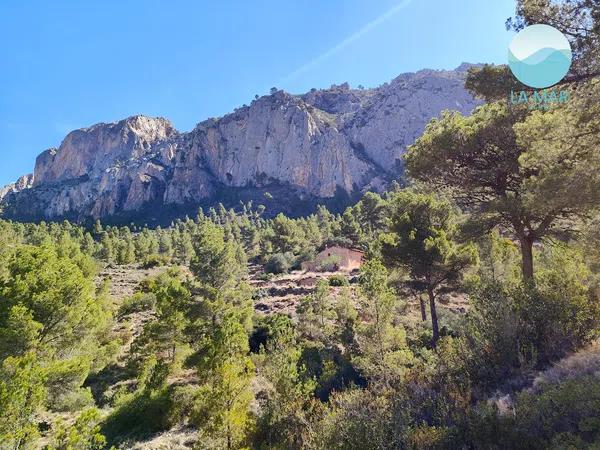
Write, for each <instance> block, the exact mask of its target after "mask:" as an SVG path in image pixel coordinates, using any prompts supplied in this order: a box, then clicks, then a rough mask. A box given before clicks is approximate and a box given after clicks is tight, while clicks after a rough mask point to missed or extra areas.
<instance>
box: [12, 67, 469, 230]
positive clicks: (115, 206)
mask: <svg viewBox="0 0 600 450" xmlns="http://www.w3.org/2000/svg"><path fill="white" fill-rule="evenodd" d="M467 67H468V66H464V65H463V66H461V67H460V68H459V69H457V70H455V71H431V70H423V71H420V72H417V73H410V74H403V75H400V76H399V77H397V78H396V79H394V80H392V81H391V82H390V83H386V84H384V85H383V86H380V87H378V88H375V89H351V88H350V87H349V86H348V85H347V84H342V85H339V86H335V85H334V86H332V87H331V88H329V89H324V90H315V89H313V90H312V91H311V92H308V93H307V94H304V95H291V94H288V93H286V92H283V91H276V92H275V91H274V92H272V93H271V94H270V95H267V96H263V97H260V98H257V99H256V100H254V101H253V102H252V103H251V104H250V105H249V106H243V107H241V108H238V109H236V111H235V112H233V113H231V114H228V115H226V116H224V117H221V118H218V119H209V120H206V121H203V122H201V123H199V124H198V125H197V126H196V128H194V129H193V130H192V131H191V132H189V133H179V132H178V131H177V130H175V128H174V127H173V126H172V125H171V124H170V122H169V121H168V120H166V119H163V118H150V117H145V116H134V117H129V118H127V119H124V120H121V121H119V122H115V123H109V124H106V123H100V124H97V125H94V126H92V127H89V128H83V129H80V130H76V131H73V132H71V133H69V134H68V135H67V136H66V137H65V139H64V140H63V142H62V143H61V145H60V146H59V147H58V148H52V149H49V150H46V151H45V152H43V153H41V154H40V155H39V156H38V158H37V160H36V163H35V170H34V174H33V177H28V178H26V179H25V180H21V181H20V182H19V184H18V185H11V186H8V187H6V188H4V189H3V190H0V199H2V203H3V204H2V209H3V211H4V213H3V214H4V215H5V216H6V217H10V218H17V219H28V220H36V219H37V220H39V219H59V218H69V219H72V220H78V221H82V220H86V219H89V218H107V217H114V216H121V217H125V216H134V215H137V216H139V217H138V218H141V219H146V218H147V219H148V220H150V221H151V220H155V219H156V217H155V216H157V215H158V214H157V211H160V210H168V209H172V210H174V211H184V210H185V208H190V209H191V208H195V207H197V206H198V205H209V204H213V203H217V202H219V201H224V202H225V203H228V202H229V203H237V200H238V199H246V200H247V199H250V198H252V196H253V195H254V197H256V198H258V199H259V200H264V198H263V197H262V194H263V193H264V192H267V191H273V192H277V193H278V195H279V196H280V198H278V199H277V200H278V201H275V202H272V204H271V205H268V211H269V212H270V213H276V212H278V211H279V210H285V211H286V212H288V213H290V212H291V213H297V214H298V213H300V212H301V211H300V210H299V209H298V208H297V207H296V206H295V205H294V202H297V201H305V203H306V204H307V205H310V204H316V203H317V202H326V201H327V200H330V199H332V198H335V197H336V196H340V195H342V196H343V197H344V198H346V199H350V198H352V196H355V195H359V194H360V193H361V192H364V191H365V190H367V189H381V188H383V187H384V186H385V184H386V183H387V182H389V181H390V180H392V179H394V178H398V177H399V176H401V170H402V167H401V155H402V152H403V151H404V150H405V149H406V147H407V146H408V145H410V144H411V143H412V142H413V141H414V139H415V138H416V137H418V136H419V135H420V134H421V133H422V131H423V129H424V127H425V125H426V124H427V122H428V121H429V120H430V119H431V118H432V117H435V116H437V115H438V114H439V113H440V112H441V111H442V110H444V109H455V110H459V111H461V112H463V113H468V112H470V111H471V110H472V109H473V108H474V107H475V106H476V105H477V101H476V100H474V99H473V97H472V96H471V95H470V94H469V93H468V92H467V91H466V90H465V89H464V87H463V84H464V77H465V70H466V68H467ZM269 197H271V196H269Z"/></svg>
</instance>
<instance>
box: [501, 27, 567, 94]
mask: <svg viewBox="0 0 600 450" xmlns="http://www.w3.org/2000/svg"><path fill="white" fill-rule="evenodd" d="M572 56H573V55H572V54H571V45H570V44H569V41H568V40H567V38H566V37H565V35H564V34H562V33H561V32H560V31H558V30H557V29H556V28H554V27H551V26H550V25H530V26H528V27H526V28H523V29H522V30H521V31H519V33H518V34H517V35H516V36H515V37H514V38H513V40H512V42H511V43H510V45H509V46H508V65H509V66H510V70H511V71H512V73H513V75H514V76H515V77H517V79H518V80H519V81H520V82H521V83H523V84H525V85H527V86H530V87H533V88H538V89H541V88H545V87H548V86H552V85H553V84H556V83H558V82H559V81H560V80H562V79H563V77H564V76H565V75H566V74H567V72H568V71H569V67H571V59H572Z"/></svg>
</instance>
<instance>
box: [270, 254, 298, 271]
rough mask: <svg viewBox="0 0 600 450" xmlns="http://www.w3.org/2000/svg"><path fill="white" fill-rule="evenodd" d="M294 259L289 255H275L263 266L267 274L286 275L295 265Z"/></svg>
mask: <svg viewBox="0 0 600 450" xmlns="http://www.w3.org/2000/svg"><path fill="white" fill-rule="evenodd" d="M295 259H296V258H295V257H294V255H293V254H291V253H275V254H274V255H271V256H270V257H269V259H268V260H267V264H266V265H265V271H266V272H267V273H275V274H279V273H287V272H288V271H289V270H290V268H291V267H292V266H293V265H294V264H295V262H296V261H295Z"/></svg>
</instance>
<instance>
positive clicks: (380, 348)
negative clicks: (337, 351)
mask: <svg viewBox="0 0 600 450" xmlns="http://www.w3.org/2000/svg"><path fill="white" fill-rule="evenodd" d="M387 276H388V274H387V270H386V268H385V267H384V266H383V264H382V263H381V261H379V260H376V259H373V260H370V261H368V262H367V263H365V264H364V265H363V266H362V268H361V274H360V292H361V297H360V306H361V316H362V318H363V320H364V322H362V323H361V324H360V326H359V327H358V335H357V341H358V347H359V351H358V355H357V356H356V358H355V360H356V362H357V365H358V367H359V368H360V369H361V370H362V371H363V372H364V373H365V374H366V375H367V376H368V378H369V379H370V380H372V381H375V382H378V383H381V386H382V387H383V388H385V387H387V386H388V385H389V383H393V382H397V381H399V380H400V379H401V378H402V376H403V373H404V369H405V367H406V366H407V365H408V364H410V363H411V362H412V354H411V352H410V350H409V349H408V347H407V345H406V333H405V331H404V328H403V327H402V326H401V325H398V324H396V323H395V322H394V314H395V312H396V311H395V307H396V303H397V298H396V296H395V295H394V293H393V292H392V290H391V289H390V288H389V287H388V285H387Z"/></svg>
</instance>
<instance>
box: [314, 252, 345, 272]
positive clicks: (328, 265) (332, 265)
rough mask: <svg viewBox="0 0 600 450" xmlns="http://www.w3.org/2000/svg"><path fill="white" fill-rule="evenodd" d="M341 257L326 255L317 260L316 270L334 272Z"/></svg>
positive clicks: (338, 266)
mask: <svg viewBox="0 0 600 450" xmlns="http://www.w3.org/2000/svg"><path fill="white" fill-rule="evenodd" d="M340 262H341V259H340V257H339V256H337V255H332V256H328V257H327V258H325V259H323V260H322V261H320V262H319V265H318V266H317V270H318V271H319V272H334V271H336V270H338V269H339V268H340Z"/></svg>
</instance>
